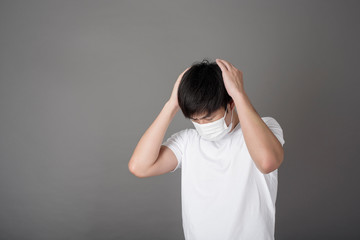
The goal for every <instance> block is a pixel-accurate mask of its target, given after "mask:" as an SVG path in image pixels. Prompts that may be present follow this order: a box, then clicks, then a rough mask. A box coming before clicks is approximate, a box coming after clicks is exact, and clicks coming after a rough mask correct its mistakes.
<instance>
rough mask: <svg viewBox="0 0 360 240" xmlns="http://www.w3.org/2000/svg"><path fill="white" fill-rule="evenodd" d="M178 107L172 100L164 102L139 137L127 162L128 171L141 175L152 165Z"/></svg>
mask: <svg viewBox="0 0 360 240" xmlns="http://www.w3.org/2000/svg"><path fill="white" fill-rule="evenodd" d="M178 109H179V107H178V106H177V105H175V104H172V102H170V101H168V102H166V103H165V105H164V107H163V108H162V110H161V112H160V113H159V115H158V116H157V118H156V119H155V121H154V122H153V123H152V124H151V125H150V127H149V128H148V129H147V130H146V132H145V133H144V135H143V136H142V137H141V139H140V141H139V142H138V144H137V146H136V148H135V150H134V153H133V155H132V157H131V159H130V161H129V164H128V166H129V170H130V172H132V173H133V174H134V175H137V176H142V175H143V173H145V172H146V171H147V170H148V169H149V168H150V167H151V166H153V165H154V163H155V161H156V160H157V158H158V156H159V152H160V147H161V143H162V141H163V139H164V136H165V133H166V130H167V129H168V127H169V125H170V123H171V121H172V119H173V118H174V116H175V114H176V113H177V111H178Z"/></svg>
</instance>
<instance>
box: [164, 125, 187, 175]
mask: <svg viewBox="0 0 360 240" xmlns="http://www.w3.org/2000/svg"><path fill="white" fill-rule="evenodd" d="M187 134H188V131H187V129H184V130H181V131H179V132H176V133H174V134H172V135H171V136H170V137H169V138H168V139H167V140H166V141H165V142H163V143H162V145H164V146H167V147H168V148H170V149H171V150H172V151H173V153H174V154H175V156H176V159H177V161H178V164H177V166H176V167H175V168H174V169H173V170H172V171H170V172H175V171H176V169H178V168H181V162H182V158H183V154H184V150H185V145H186V139H187Z"/></svg>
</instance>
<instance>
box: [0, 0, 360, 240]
mask: <svg viewBox="0 0 360 240" xmlns="http://www.w3.org/2000/svg"><path fill="white" fill-rule="evenodd" d="M359 10H360V2H359V1H303V0H301V1H285V0H284V1H267V0H266V1H167V0H163V1H141V2H139V1H14V0H11V1H10V0H9V1H1V2H0V34H1V37H0V80H1V82H0V157H1V161H0V240H12V239H14V240H18V239H20V240H22V239H36V240H49V239H50V240H57V239H59V240H60V239H70V240H72V239H74V240H75V239H76V240H82V239H102V240H103V239H105V240H108V239H157V240H159V239H164V240H165V239H175V240H178V239H184V236H183V232H182V220H181V182H180V180H181V170H179V171H176V172H175V173H172V174H170V173H168V174H165V175H161V176H156V177H151V178H145V179H140V178H137V177H135V176H134V175H132V174H131V173H130V172H129V170H128V162H129V160H130V157H131V155H132V153H133V150H134V148H135V146H136V144H137V142H138V140H139V139H140V137H141V136H142V134H143V133H144V132H145V131H146V129H147V128H148V127H149V126H150V124H151V123H152V122H153V121H154V119H155V118H156V116H157V115H158V113H159V112H160V111H161V109H162V107H163V105H164V104H165V102H166V101H167V99H168V98H169V97H170V94H171V91H172V88H173V84H174V82H175V80H176V79H177V77H178V75H179V74H180V73H181V72H182V71H183V70H184V69H185V68H186V67H188V66H190V65H191V64H192V63H193V62H195V61H201V60H202V59H203V58H210V59H212V60H215V58H222V59H225V60H228V61H230V62H231V63H232V64H234V65H235V66H236V67H237V68H239V69H240V70H242V71H243V73H244V84H245V85H244V86H245V90H246V92H247V93H248V96H249V97H250V100H251V102H252V104H253V105H254V107H255V108H256V110H257V111H258V112H259V114H260V115H261V116H262V117H264V116H272V117H274V118H275V119H276V120H277V121H278V122H279V123H280V125H281V126H282V128H283V131H284V139H285V141H286V143H285V145H284V149H285V159H284V162H283V164H282V165H281V167H280V168H279V186H278V195H277V203H276V204H277V211H276V235H275V236H276V239H279V240H286V239H292V240H294V239H307V240H308V239H328V240H329V239H359V236H360V230H359V226H358V225H359V216H360V208H359V207H358V204H359V202H360V194H359V182H360V177H359V167H360V164H359V160H360V154H359V149H358V147H359V137H360V136H359V132H360V131H359V130H360V127H359V117H360V111H359V106H358V103H359V97H358V93H359V80H360V72H359V69H360V64H359V61H360V60H359V53H360V49H359V42H360V35H359V28H360V17H359V16H360V15H359ZM188 127H193V126H192V124H191V122H189V121H188V120H186V119H185V118H184V117H183V115H182V113H181V112H178V113H177V115H176V116H175V118H174V121H173V122H172V123H171V125H170V127H169V128H168V131H167V133H166V136H165V138H168V137H169V136H170V134H172V133H175V132H177V131H179V130H181V129H184V128H188Z"/></svg>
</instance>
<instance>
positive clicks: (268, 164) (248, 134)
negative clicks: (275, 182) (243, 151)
mask: <svg viewBox="0 0 360 240" xmlns="http://www.w3.org/2000/svg"><path fill="white" fill-rule="evenodd" d="M233 100H234V102H235V106H236V110H237V112H238V115H239V121H240V125H241V129H242V132H243V135H244V139H245V143H246V146H247V148H248V150H249V154H250V156H251V158H252V159H253V160H254V162H255V164H256V166H257V167H258V169H259V170H260V171H261V172H262V173H264V174H267V173H270V172H272V171H274V170H275V169H277V168H279V167H280V165H281V163H282V161H283V159H284V150H283V147H282V145H281V143H280V142H279V140H278V139H277V138H276V136H275V135H274V134H273V132H272V131H271V130H270V129H269V127H268V126H267V125H266V123H265V122H264V121H263V120H262V119H261V117H260V116H259V114H258V113H257V112H256V110H255V108H254V107H253V106H252V104H251V102H250V100H249V98H248V96H247V95H246V93H245V92H242V93H239V94H237V95H234V97H233Z"/></svg>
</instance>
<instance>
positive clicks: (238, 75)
mask: <svg viewBox="0 0 360 240" xmlns="http://www.w3.org/2000/svg"><path fill="white" fill-rule="evenodd" d="M216 63H217V64H218V65H219V67H220V68H221V71H222V76H223V80H224V85H225V88H226V91H227V92H228V94H229V95H230V97H232V98H234V97H235V96H237V95H239V94H242V93H245V90H244V81H243V73H242V72H241V71H240V70H239V69H237V68H236V67H234V66H233V65H232V64H231V63H229V62H228V61H226V60H222V59H219V58H217V59H216Z"/></svg>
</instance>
